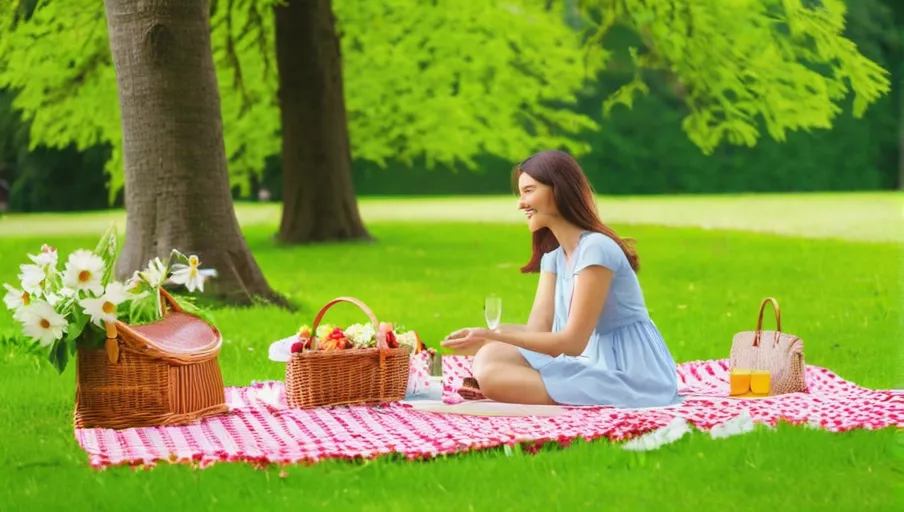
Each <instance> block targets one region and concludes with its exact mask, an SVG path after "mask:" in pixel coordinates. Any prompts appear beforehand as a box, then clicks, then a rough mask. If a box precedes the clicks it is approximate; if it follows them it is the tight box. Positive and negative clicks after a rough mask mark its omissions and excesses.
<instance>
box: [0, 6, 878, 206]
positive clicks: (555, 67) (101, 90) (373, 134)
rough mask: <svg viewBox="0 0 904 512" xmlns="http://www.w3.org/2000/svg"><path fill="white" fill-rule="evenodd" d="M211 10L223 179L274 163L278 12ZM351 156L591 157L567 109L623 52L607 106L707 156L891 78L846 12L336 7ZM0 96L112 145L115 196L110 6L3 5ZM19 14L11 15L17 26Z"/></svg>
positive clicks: (819, 122)
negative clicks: (657, 104) (226, 167)
mask: <svg viewBox="0 0 904 512" xmlns="http://www.w3.org/2000/svg"><path fill="white" fill-rule="evenodd" d="M276 1H277V0H245V1H243V0H227V1H224V0H219V1H218V2H216V3H215V5H214V7H213V13H212V42H213V43H212V44H213V52H214V58H215V61H216V63H217V70H218V78H219V87H220V93H221V98H222V111H223V120H224V132H225V133H224V135H225V140H226V149H227V154H228V158H229V164H230V174H231V176H232V178H233V183H234V184H236V185H240V186H244V185H246V184H247V182H248V180H247V176H248V174H251V173H256V172H259V170H260V169H262V168H263V167H264V160H265V159H266V158H267V157H268V156H270V155H275V154H278V153H279V147H280V144H279V114H278V110H277V109H278V105H277V99H276V98H277V95H276V83H277V80H276V72H277V70H276V66H275V59H274V57H273V52H274V50H273V19H272V10H271V8H272V5H273V4H274V3H275V2H276ZM334 9H335V11H336V16H337V20H338V29H339V31H340V33H341V41H342V50H343V59H344V69H345V82H346V86H345V90H346V97H347V108H348V120H349V130H350V134H351V142H352V153H353V156H354V157H355V158H357V159H366V160H372V161H375V162H383V161H385V160H387V159H394V160H401V161H408V162H410V161H412V160H414V159H415V158H419V157H424V159H425V161H426V162H427V163H428V165H431V164H433V163H444V164H455V163H464V164H465V165H474V162H473V158H474V157H475V156H477V155H480V154H487V153H489V154H494V155H498V156H501V157H503V158H506V159H510V160H519V159H521V158H523V157H524V156H525V155H526V154H528V153H530V152H531V151H533V150H536V149H541V148H546V147H564V148H566V149H568V150H570V151H573V152H575V153H581V152H583V151H586V149H587V146H586V144H585V143H582V142H580V141H579V138H578V137H576V134H578V133H579V132H580V131H581V130H594V129H596V128H597V126H596V124H595V123H594V122H593V121H592V120H591V119H589V118H588V117H586V116H584V115H581V114H579V113H577V112H575V111H573V110H571V109H570V108H568V107H569V104H570V103H573V101H574V100H575V96H576V94H577V93H578V92H579V91H581V90H582V88H584V87H587V86H588V85H589V86H592V85H593V83H594V80H595V78H596V76H597V73H598V72H599V71H601V70H602V69H604V68H605V67H606V66H611V65H613V63H615V62H619V59H616V58H615V57H616V54H617V53H618V52H619V51H620V49H619V48H616V47H614V46H613V45H612V44H611V43H610V42H609V40H608V39H607V37H606V36H607V34H609V33H610V32H611V31H612V29H613V28H615V27H626V28H628V29H630V30H631V31H634V32H636V33H637V34H638V35H639V38H638V41H637V44H636V45H635V46H633V47H631V48H629V49H627V55H629V56H630V59H629V61H630V65H632V66H633V67H634V70H635V73H634V79H633V80H631V81H628V82H627V83H626V84H624V86H623V87H621V88H620V89H619V90H618V91H617V92H615V93H614V94H613V95H612V96H610V97H609V98H608V99H607V100H606V101H605V102H604V104H603V106H602V107H603V108H604V109H605V110H606V111H609V110H611V109H612V108H614V107H615V106H616V105H619V104H625V105H631V103H632V101H633V100H634V98H635V97H636V95H637V94H643V93H645V92H646V90H647V83H648V81H649V78H650V76H651V73H656V74H661V75H667V76H669V77H670V79H671V80H672V82H673V85H674V88H675V89H676V90H677V91H680V93H681V97H682V98H683V101H684V102H685V104H686V112H685V117H684V122H683V128H684V130H685V131H686V132H687V134H688V136H689V137H690V138H691V140H692V141H693V142H694V143H695V144H696V145H697V146H699V147H700V148H701V149H702V150H703V151H704V152H710V151H712V150H713V149H714V148H715V147H717V146H718V145H719V144H722V143H724V142H728V143H731V144H738V145H754V144H755V143H756V141H757V139H758V138H759V137H760V136H761V134H760V130H761V127H764V128H765V130H766V132H767V133H768V134H769V136H771V137H773V138H775V139H778V140H782V139H784V137H785V136H786V134H787V133H788V132H789V131H795V130H811V129H818V128H829V127H831V125H832V121H833V120H834V119H835V117H836V116H837V115H838V114H839V113H840V112H841V107H840V104H841V103H842V101H843V100H845V99H846V98H847V97H848V96H850V95H853V97H854V101H853V109H854V113H855V114H856V115H861V114H862V113H863V112H864V110H865V109H866V108H867V106H868V105H869V104H871V103H873V102H875V101H876V100H877V99H878V98H879V97H880V96H881V95H883V94H885V93H886V92H887V91H888V90H889V81H888V76H887V73H886V72H885V71H884V70H883V69H882V68H881V67H879V66H878V65H877V64H875V63H873V62H871V61H870V60H868V59H867V58H865V57H864V56H863V55H861V54H860V53H859V52H858V50H857V48H856V46H855V45H854V44H853V43H852V42H851V41H849V40H848V39H846V38H845V37H844V36H843V31H844V27H845V19H846V13H847V9H846V6H845V3H844V2H843V1H842V0H582V1H578V0H557V1H553V2H549V1H548V0H507V1H505V2H502V1H498V2H496V1H493V2H488V1H487V0H457V1H453V0H436V1H435V2H422V1H418V0H373V1H368V2H352V1H350V0H335V1H334ZM0 10H3V11H0V88H2V87H10V88H12V89H15V90H16V91H17V95H16V98H15V106H16V108H18V109H20V110H21V111H22V113H23V116H24V117H25V119H27V120H29V121H30V123H31V142H32V145H41V144H43V145H47V146H51V147H63V146H66V145H69V144H71V143H75V144H77V145H78V147H80V148H87V147H90V146H94V145H97V144H104V143H107V144H110V146H111V147H112V148H113V153H112V155H113V156H112V158H111V160H110V161H109V162H108V166H107V169H108V172H109V173H110V175H111V177H112V190H111V191H110V193H111V196H112V195H113V194H115V193H116V190H117V189H118V188H119V187H121V185H122V170H121V169H122V162H121V153H120V150H119V148H120V144H121V141H120V137H121V135H120V122H119V117H118V116H119V113H118V108H117V103H116V90H115V87H116V80H115V76H114V73H113V68H112V64H111V61H110V53H109V47H108V43H107V33H106V25H105V21H104V15H103V12H102V4H101V3H99V2H91V1H88V0H42V1H40V2H38V4H37V6H36V8H35V10H34V12H33V13H32V14H31V16H30V17H23V16H22V13H21V11H22V9H20V8H18V6H17V5H16V4H14V3H11V4H5V6H4V7H0ZM17 13H18V15H17Z"/></svg>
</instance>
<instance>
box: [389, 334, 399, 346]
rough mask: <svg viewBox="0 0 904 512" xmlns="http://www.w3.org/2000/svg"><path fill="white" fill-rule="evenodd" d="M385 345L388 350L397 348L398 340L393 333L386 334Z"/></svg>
mask: <svg viewBox="0 0 904 512" xmlns="http://www.w3.org/2000/svg"><path fill="white" fill-rule="evenodd" d="M386 344H387V345H388V346H389V348H399V340H397V339H396V335H395V332H393V331H388V332H386Z"/></svg>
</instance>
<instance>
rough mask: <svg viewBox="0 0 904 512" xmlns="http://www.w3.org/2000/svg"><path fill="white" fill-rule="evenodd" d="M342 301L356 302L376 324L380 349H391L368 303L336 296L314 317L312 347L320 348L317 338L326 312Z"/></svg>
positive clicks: (375, 328)
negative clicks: (318, 328)
mask: <svg viewBox="0 0 904 512" xmlns="http://www.w3.org/2000/svg"><path fill="white" fill-rule="evenodd" d="M340 302H348V303H349V304H354V305H355V306H357V307H358V309H360V310H361V311H363V312H364V314H365V315H367V318H368V319H370V322H371V323H372V324H373V325H374V331H375V332H376V339H377V348H380V349H384V350H386V349H389V344H387V343H386V335H385V334H383V333H382V332H380V323H379V322H377V317H376V315H374V313H373V311H371V310H370V308H369V307H367V305H366V304H364V303H363V302H361V301H360V300H358V299H356V298H354V297H336V298H335V299H333V300H331V301H329V302H327V303H326V304H325V305H324V306H323V307H322V308H320V312H318V313H317V316H316V317H315V318H314V323H313V324H312V325H311V348H313V349H314V350H317V348H318V344H319V342H318V340H317V327H318V326H320V321H321V320H323V315H325V314H326V312H327V310H328V309H330V308H331V307H333V306H335V305H336V304H339V303H340Z"/></svg>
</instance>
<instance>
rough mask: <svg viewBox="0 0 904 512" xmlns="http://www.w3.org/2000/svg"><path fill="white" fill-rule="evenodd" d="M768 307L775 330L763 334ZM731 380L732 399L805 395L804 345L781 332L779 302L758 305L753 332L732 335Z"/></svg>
mask: <svg viewBox="0 0 904 512" xmlns="http://www.w3.org/2000/svg"><path fill="white" fill-rule="evenodd" d="M767 303H771V304H772V307H773V309H774V311H775V325H776V327H775V330H774V331H764V330H763V312H764V311H765V309H766V304H767ZM729 368H730V378H731V394H732V395H744V394H748V393H750V394H754V395H770V396H771V395H781V394H785V393H798V392H805V391H807V382H806V378H805V373H806V364H805V362H804V342H803V340H801V339H800V338H799V337H797V336H795V335H793V334H788V333H783V332H782V318H781V312H780V310H779V307H778V302H777V301H776V300H775V299H773V298H772V297H767V298H766V299H764V300H763V302H762V303H761V304H760V314H759V317H758V318H757V321H756V330H755V331H744V332H739V333H737V334H735V336H734V339H733V340H732V343H731V355H730V363H729Z"/></svg>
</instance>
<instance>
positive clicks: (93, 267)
mask: <svg viewBox="0 0 904 512" xmlns="http://www.w3.org/2000/svg"><path fill="white" fill-rule="evenodd" d="M104 270H105V268H104V260H102V259H101V258H100V256H98V255H96V254H94V253H93V252H91V251H86V250H85V249H79V250H77V251H75V252H74V253H72V254H70V255H69V261H67V262H66V271H65V272H64V274H63V285H64V286H66V287H68V288H72V289H73V290H77V291H78V290H85V291H89V292H91V293H93V294H95V295H100V294H102V293H104V287H103V285H101V281H102V280H103V277H104Z"/></svg>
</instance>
